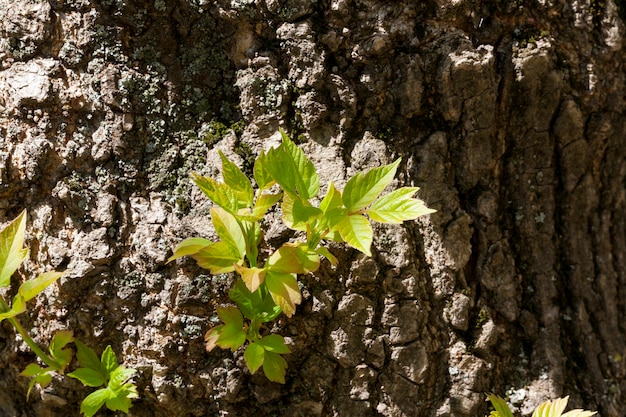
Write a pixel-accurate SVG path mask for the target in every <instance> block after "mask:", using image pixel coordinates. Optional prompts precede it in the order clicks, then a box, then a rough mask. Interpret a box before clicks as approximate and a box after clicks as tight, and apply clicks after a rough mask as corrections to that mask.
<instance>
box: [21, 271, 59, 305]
mask: <svg viewBox="0 0 626 417" xmlns="http://www.w3.org/2000/svg"><path fill="white" fill-rule="evenodd" d="M64 274H65V272H57V271H49V272H45V273H43V274H41V275H39V276H38V277H37V278H34V279H29V280H28V281H24V282H23V283H22V285H20V288H19V289H18V294H19V295H21V296H22V298H23V299H24V301H25V302H26V301H29V300H31V299H33V298H34V297H35V296H37V294H39V293H40V292H42V291H43V290H45V289H46V288H47V287H48V286H49V285H50V284H52V283H53V282H55V281H56V280H58V279H59V278H61V277H62V276H63V275H64Z"/></svg>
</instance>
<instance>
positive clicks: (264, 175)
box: [253, 151, 274, 190]
mask: <svg viewBox="0 0 626 417" xmlns="http://www.w3.org/2000/svg"><path fill="white" fill-rule="evenodd" d="M266 166H267V156H266V155H265V152H264V151H261V153H260V154H259V156H258V157H257V159H256V161H254V168H253V172H254V180H255V181H256V184H257V185H258V186H259V189H261V190H264V189H266V188H269V187H271V186H272V185H273V184H274V179H273V178H272V174H270V172H269V171H268V170H267V169H266Z"/></svg>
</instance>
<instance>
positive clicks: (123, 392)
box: [106, 383, 139, 413]
mask: <svg viewBox="0 0 626 417" xmlns="http://www.w3.org/2000/svg"><path fill="white" fill-rule="evenodd" d="M138 396H139V395H138V394H137V388H136V387H135V385H134V384H131V383H126V384H124V385H123V386H122V387H121V388H120V389H118V390H115V391H113V394H112V395H109V398H108V399H107V400H106V406H107V408H108V409H109V410H111V411H123V412H125V413H128V410H129V409H130V407H132V405H133V404H132V401H131V399H132V398H137V397H138Z"/></svg>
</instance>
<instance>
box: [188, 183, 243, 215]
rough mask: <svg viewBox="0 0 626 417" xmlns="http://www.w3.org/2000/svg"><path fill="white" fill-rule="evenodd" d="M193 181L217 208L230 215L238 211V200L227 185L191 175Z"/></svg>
mask: <svg viewBox="0 0 626 417" xmlns="http://www.w3.org/2000/svg"><path fill="white" fill-rule="evenodd" d="M193 180H194V182H195V183H196V185H197V186H198V187H200V189H201V190H202V192H203V193H204V194H205V195H206V196H207V197H209V199H210V200H211V201H213V202H214V203H215V204H217V205H218V206H220V207H222V208H223V209H224V210H226V211H228V212H229V213H231V214H236V213H237V211H238V210H239V199H238V198H237V195H236V193H235V191H234V190H233V189H232V188H230V187H229V186H228V185H226V184H223V183H220V182H217V181H215V180H214V179H213V178H211V177H203V176H201V175H197V174H193Z"/></svg>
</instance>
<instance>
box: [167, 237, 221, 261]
mask: <svg viewBox="0 0 626 417" xmlns="http://www.w3.org/2000/svg"><path fill="white" fill-rule="evenodd" d="M212 243H213V242H211V241H210V240H208V239H204V238H201V237H190V238H188V239H185V240H183V241H182V242H180V243H179V244H178V245H176V247H175V248H174V254H173V255H172V256H170V258H169V259H168V260H167V262H172V261H173V260H176V259H178V258H182V257H183V256H189V255H193V254H196V253H198V252H199V251H200V250H201V249H203V248H206V247H207V246H209V245H211V244H212Z"/></svg>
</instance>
